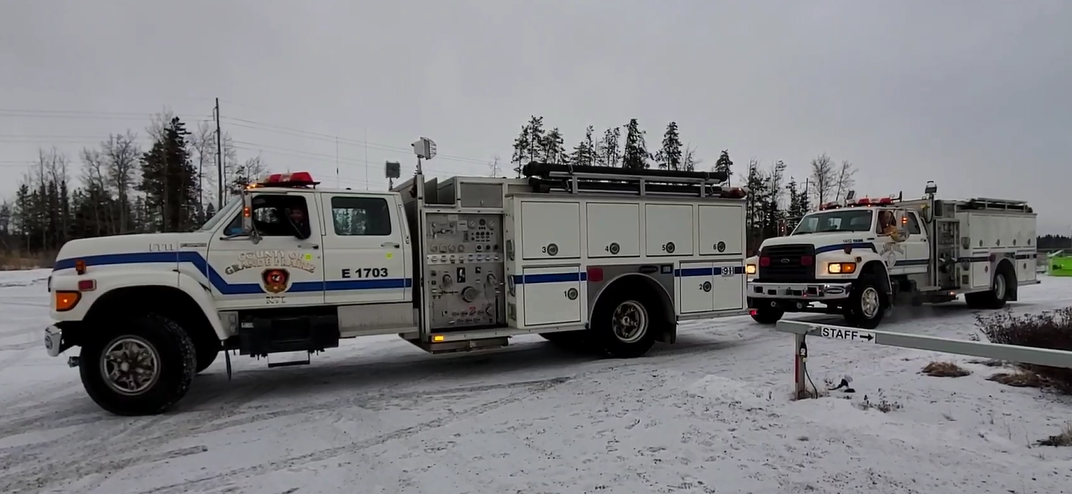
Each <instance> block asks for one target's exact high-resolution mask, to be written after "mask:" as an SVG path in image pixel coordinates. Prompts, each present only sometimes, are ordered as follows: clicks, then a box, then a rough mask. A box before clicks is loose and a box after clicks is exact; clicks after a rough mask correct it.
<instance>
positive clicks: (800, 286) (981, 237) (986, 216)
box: [746, 182, 1039, 329]
mask: <svg viewBox="0 0 1072 494" xmlns="http://www.w3.org/2000/svg"><path fill="white" fill-rule="evenodd" d="M937 190H938V188H937V186H935V184H934V182H928V183H927V186H926V189H925V196H924V197H923V198H922V199H916V200H898V199H894V198H892V197H881V198H874V199H872V198H866V197H865V198H861V199H859V200H850V201H847V202H846V203H845V204H827V205H825V206H824V207H823V208H822V209H821V210H820V211H817V212H814V213H811V214H809V215H807V216H805V217H804V218H802V219H801V221H800V223H799V224H798V225H797V227H796V229H795V230H793V232H792V233H791V234H789V235H788V236H783V237H775V238H769V239H767V240H765V241H763V244H762V245H761V246H760V249H759V254H758V255H757V256H753V257H750V258H749V259H748V262H747V268H746V269H747V272H748V277H749V282H748V305H749V307H750V308H751V314H752V318H753V319H755V320H756V321H757V322H760V323H763V324H773V323H775V322H776V321H778V320H779V319H780V318H781V317H782V316H783V315H784V314H785V313H787V312H821V313H834V314H843V315H844V316H845V318H846V319H847V320H848V321H849V323H850V324H854V325H857V326H859V327H862V328H868V329H873V328H875V327H877V326H878V325H879V323H880V322H881V321H882V319H883V318H884V316H886V315H887V314H888V313H889V312H890V311H891V310H892V308H893V306H894V305H900V304H911V305H919V304H923V303H941V302H949V301H952V300H955V299H956V298H957V297H958V296H961V295H963V296H964V300H965V301H966V302H967V303H968V305H969V306H971V307H975V308H984V309H999V308H1001V307H1004V306H1005V303H1006V302H1008V301H1013V300H1016V299H1017V293H1018V291H1017V288H1018V287H1020V286H1023V285H1033V284H1037V283H1039V281H1038V279H1037V278H1036V269H1035V264H1036V261H1035V257H1036V254H1037V249H1036V245H1035V240H1036V236H1035V235H1036V233H1035V213H1034V211H1032V210H1031V208H1030V207H1029V206H1028V205H1027V203H1025V202H1023V201H1014V200H1005V199H988V198H975V199H968V200H942V199H936V198H935V193H936V192H937Z"/></svg>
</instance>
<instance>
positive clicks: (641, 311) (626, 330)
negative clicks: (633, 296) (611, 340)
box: [611, 300, 648, 343]
mask: <svg viewBox="0 0 1072 494" xmlns="http://www.w3.org/2000/svg"><path fill="white" fill-rule="evenodd" d="M611 329H613V330H614V336H615V337H616V338H618V340H620V341H621V342H622V343H635V342H637V341H639V340H640V339H641V338H643V337H644V335H645V334H646V333H647V332H648V311H647V309H645V308H644V306H643V305H641V304H640V303H638V302H634V301H632V300H629V301H626V302H622V303H621V304H619V305H618V308H616V309H614V314H613V316H612V317H611Z"/></svg>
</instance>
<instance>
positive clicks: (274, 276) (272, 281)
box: [261, 268, 290, 293]
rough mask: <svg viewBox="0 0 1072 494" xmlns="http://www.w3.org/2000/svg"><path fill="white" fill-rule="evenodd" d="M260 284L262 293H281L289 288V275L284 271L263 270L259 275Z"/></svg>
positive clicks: (277, 269)
mask: <svg viewBox="0 0 1072 494" xmlns="http://www.w3.org/2000/svg"><path fill="white" fill-rule="evenodd" d="M261 282H262V283H263V284H264V291H266V292H268V293H283V292H285V291H287V289H288V288H290V273H288V272H287V270H285V269H279V268H275V269H265V270H264V272H263V273H261Z"/></svg>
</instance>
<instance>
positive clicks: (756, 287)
mask: <svg viewBox="0 0 1072 494" xmlns="http://www.w3.org/2000/svg"><path fill="white" fill-rule="evenodd" d="M851 293H852V283H851V282H849V283H824V282H814V283H767V282H762V281H760V282H755V281H750V282H748V293H747V295H746V296H748V297H750V298H764V299H790V300H810V301H814V302H822V301H825V300H844V299H847V298H849V295H850V294H851Z"/></svg>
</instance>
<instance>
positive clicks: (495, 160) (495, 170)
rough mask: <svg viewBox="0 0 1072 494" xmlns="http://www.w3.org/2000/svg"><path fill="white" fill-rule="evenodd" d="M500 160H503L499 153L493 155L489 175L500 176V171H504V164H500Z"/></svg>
mask: <svg viewBox="0 0 1072 494" xmlns="http://www.w3.org/2000/svg"><path fill="white" fill-rule="evenodd" d="M500 161H502V158H500V157H499V155H497V154H496V155H494V156H492V157H491V161H489V162H488V176H489V177H498V176H499V172H500V171H502V166H500V165H499V162H500Z"/></svg>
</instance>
